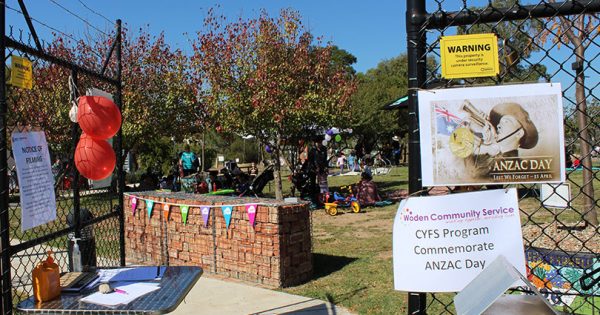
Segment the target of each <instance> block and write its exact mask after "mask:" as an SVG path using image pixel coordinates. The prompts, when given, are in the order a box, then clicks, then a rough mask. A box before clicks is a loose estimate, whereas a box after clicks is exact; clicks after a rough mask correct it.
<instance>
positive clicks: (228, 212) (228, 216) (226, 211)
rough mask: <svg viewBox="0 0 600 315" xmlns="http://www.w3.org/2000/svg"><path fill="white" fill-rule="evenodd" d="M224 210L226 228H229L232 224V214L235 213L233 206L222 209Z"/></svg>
mask: <svg viewBox="0 0 600 315" xmlns="http://www.w3.org/2000/svg"><path fill="white" fill-rule="evenodd" d="M221 209H222V210H223V218H225V228H227V229H228V228H229V222H231V213H232V212H233V208H232V207H231V206H225V207H221Z"/></svg>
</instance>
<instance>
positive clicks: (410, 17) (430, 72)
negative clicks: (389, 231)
mask: <svg viewBox="0 0 600 315" xmlns="http://www.w3.org/2000/svg"><path fill="white" fill-rule="evenodd" d="M598 12H600V1H598V0H584V1H566V2H560V3H557V2H555V1H554V0H535V1H519V0H487V1H477V0H462V1H457V0H435V1H426V0H408V1H407V14H406V25H407V40H408V58H409V65H408V73H409V115H410V117H409V119H410V120H409V121H410V130H411V133H410V135H411V138H410V148H409V151H410V153H411V154H410V160H409V161H410V165H409V178H410V179H409V181H410V182H409V185H410V186H409V187H410V192H411V193H419V192H421V191H423V187H422V185H421V181H420V178H421V171H420V169H421V165H420V163H421V162H420V160H421V158H420V154H421V151H420V143H419V141H420V140H419V123H418V99H417V91H418V90H419V89H428V88H429V89H431V88H433V87H434V86H436V87H440V86H441V87H451V86H473V85H498V84H506V83H518V82H557V81H559V82H561V83H562V87H563V101H564V104H565V106H564V112H565V117H564V127H565V146H566V148H565V150H566V152H568V153H567V156H569V155H570V154H573V156H575V157H576V159H577V160H578V162H579V168H577V167H575V168H574V169H570V168H569V169H568V171H567V181H568V182H569V183H570V184H571V187H573V193H572V200H570V202H569V208H567V209H566V210H563V211H560V212H559V213H553V212H552V209H549V208H547V207H545V206H544V205H543V204H542V203H541V200H540V196H539V194H538V193H536V189H537V186H535V185H517V186H518V187H517V188H519V190H520V191H522V192H524V193H522V194H519V198H520V200H519V203H520V205H521V206H520V208H521V209H520V211H521V217H522V218H523V217H524V218H525V220H522V221H524V222H523V223H522V228H523V231H524V233H523V237H524V244H525V247H526V249H527V250H529V251H530V252H534V253H535V254H536V255H539V256H538V257H541V260H542V261H541V263H542V264H543V265H544V267H545V268H547V269H550V270H555V271H554V272H555V274H554V275H553V277H554V279H559V278H560V282H561V283H562V285H563V287H560V288H559V287H557V286H555V285H554V286H553V285H552V284H551V281H549V282H548V283H544V282H542V285H543V286H544V287H545V288H544V289H542V290H541V291H542V293H543V294H545V295H546V296H547V297H548V298H549V299H550V300H551V301H552V302H553V303H555V305H556V306H558V308H559V309H560V310H561V311H564V312H567V313H577V314H600V287H599V286H598V284H597V283H596V284H593V283H592V282H593V281H597V279H598V278H599V277H600V269H598V268H600V250H599V249H598V243H600V242H599V239H598V237H599V236H598V234H599V228H598V227H599V225H598V216H597V214H596V208H597V205H598V201H599V198H598V195H599V194H598V193H595V192H594V188H596V187H598V186H600V182H599V179H600V178H599V177H600V176H599V175H600V174H599V173H598V168H596V167H595V165H598V164H599V163H600V160H598V159H597V156H598V155H600V152H599V151H600V147H599V146H598V145H599V143H598V141H599V140H600V139H598V137H599V136H600V135H598V134H597V133H598V132H599V131H600V129H599V127H600V124H599V123H600V120H599V119H600V118H598V117H599V116H598V113H599V112H598V109H600V101H599V98H600V94H598V91H599V89H598V87H599V86H600V81H599V77H600V76H599V74H600V40H599V38H600V27H599V25H600V16H599V15H598ZM476 33H495V34H496V35H497V37H498V39H499V50H500V51H499V56H500V73H499V75H497V76H496V77H490V78H486V79H458V80H457V79H453V80H444V79H443V78H441V75H440V72H441V68H440V62H439V61H440V39H441V37H442V36H447V35H457V34H476ZM426 190H427V189H425V191H426ZM557 225H558V226H559V228H558V231H560V232H559V233H551V232H550V231H551V229H552V228H553V226H557ZM551 255H555V256H557V255H558V256H560V257H562V258H561V259H562V260H563V261H562V262H561V263H559V262H558V261H557V260H556V259H554V260H553V259H548V257H549V256H551ZM565 260H566V261H567V262H568V263H569V264H571V265H573V266H575V267H578V268H580V269H582V270H587V271H584V272H583V273H581V274H576V275H574V276H573V277H569V278H568V279H567V278H565V277H564V274H565V270H566V269H567V267H565V265H564V264H563V263H564V261H565ZM589 270H595V271H596V273H595V274H594V275H588V274H587V272H589ZM542 273H543V270H542ZM542 273H540V274H536V273H535V270H532V273H531V275H530V276H531V277H532V278H531V279H533V280H534V281H538V282H539V281H545V280H544V279H543V278H544V277H545V275H544V274H542ZM581 278H583V280H584V282H580V281H579V280H581ZM546 280H547V279H546ZM550 280H552V279H550ZM565 288H566V289H565ZM453 296H454V295H453V294H432V293H428V294H425V293H409V299H408V300H409V313H410V314H425V313H429V314H446V313H448V314H452V313H454V312H455V309H454V306H453V305H452V298H453Z"/></svg>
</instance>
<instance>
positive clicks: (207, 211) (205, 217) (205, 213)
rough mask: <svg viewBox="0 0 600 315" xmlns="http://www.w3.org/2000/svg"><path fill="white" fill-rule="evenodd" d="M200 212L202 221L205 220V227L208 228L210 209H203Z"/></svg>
mask: <svg viewBox="0 0 600 315" xmlns="http://www.w3.org/2000/svg"><path fill="white" fill-rule="evenodd" d="M200 212H201V213H202V220H204V227H207V226H208V215H209V214H210V207H202V209H200Z"/></svg>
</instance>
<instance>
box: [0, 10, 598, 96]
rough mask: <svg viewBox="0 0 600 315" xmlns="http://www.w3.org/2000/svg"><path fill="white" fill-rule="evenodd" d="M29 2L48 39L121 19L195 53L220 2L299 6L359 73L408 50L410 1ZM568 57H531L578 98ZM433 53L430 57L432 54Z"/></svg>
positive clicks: (558, 52)
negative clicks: (346, 54)
mask: <svg viewBox="0 0 600 315" xmlns="http://www.w3.org/2000/svg"><path fill="white" fill-rule="evenodd" d="M426 2H427V8H428V10H429V11H435V10H437V9H439V6H438V5H437V4H436V2H435V1H433V0H426ZM533 2H535V0H525V2H524V3H525V4H531V3H533ZM6 3H7V6H8V8H7V10H6V12H7V20H8V21H7V27H8V25H12V26H13V28H14V30H15V31H16V30H18V29H23V30H25V32H27V26H26V24H25V22H24V19H23V17H22V16H21V15H20V14H18V13H16V12H14V10H11V9H10V8H13V9H19V5H18V2H17V0H7V1H6ZM25 3H26V4H27V9H28V11H29V13H30V15H31V16H32V17H33V18H34V26H35V28H36V31H37V32H38V34H39V37H40V38H41V39H43V40H44V39H45V40H48V41H50V40H51V39H52V32H55V31H54V30H52V29H50V27H51V28H54V29H55V30H59V31H61V32H64V33H67V34H70V35H72V36H73V37H74V38H76V39H80V38H85V36H86V35H87V34H91V35H92V36H93V35H95V34H97V33H98V30H96V29H99V30H100V31H104V32H106V31H107V30H111V29H113V27H114V22H113V21H115V20H116V19H121V20H122V21H123V23H124V24H126V25H127V27H129V28H130V29H137V28H140V27H143V28H146V29H147V30H148V31H149V32H150V33H151V34H158V33H160V32H164V33H165V36H166V39H167V41H168V42H169V43H170V44H171V45H172V47H176V48H180V49H182V50H183V51H185V52H187V53H190V54H191V45H190V40H191V39H193V38H194V37H195V34H196V32H197V31H201V30H202V29H203V25H202V24H203V22H202V21H203V19H204V17H205V15H206V12H207V10H208V9H209V8H214V7H216V6H217V5H218V8H217V9H216V10H217V12H219V13H221V14H223V15H225V16H226V17H227V18H228V19H230V20H234V19H237V18H238V17H242V18H253V17H256V16H257V15H258V14H259V13H260V11H261V10H263V9H264V10H266V11H267V12H268V13H269V15H270V16H277V15H278V13H279V11H280V10H281V9H283V8H292V9H294V10H297V11H298V12H299V13H300V15H301V16H302V17H303V23H304V25H306V26H307V27H308V29H309V30H310V31H311V32H312V33H313V34H314V35H315V36H323V38H324V40H325V41H330V42H331V43H332V44H334V45H337V46H338V47H340V48H342V49H345V50H346V51H348V52H350V53H351V54H353V55H354V56H355V57H356V58H357V63H356V64H355V65H354V68H355V69H356V70H357V71H358V72H366V71H367V70H369V69H372V68H375V67H376V66H377V64H378V63H379V62H381V61H383V60H386V59H390V58H393V57H396V56H398V55H400V54H402V53H406V27H405V14H406V1H405V0H377V1H364V0H344V1H342V0H336V1H333V0H221V1H214V0H213V1H205V0H204V1H202V0H201V1H191V0H174V1H170V2H167V1H156V0H146V1H141V0H102V1H98V0H97V1H92V0H25ZM468 3H469V6H483V5H485V4H486V3H487V2H486V1H484V0H469V1H468ZM442 4H443V8H441V9H443V10H446V11H458V10H460V9H461V6H462V5H463V1H459V0H445V1H443V2H442ZM60 6H62V7H63V8H61V7H60ZM86 6H87V7H86ZM88 8H89V9H88ZM66 10H69V11H71V12H72V13H73V14H71V13H69V12H67V11H66ZM97 13H98V14H97ZM99 14H100V15H102V17H101V16H100V15H99ZM74 15H77V16H78V17H76V16H74ZM35 20H37V21H40V22H41V23H44V24H45V25H41V24H40V23H38V22H36V21H35ZM84 20H85V22H84ZM109 21H110V22H109ZM451 32H452V29H451V30H450V31H449V32H446V33H445V35H452V33H451ZM439 34H440V33H439V32H431V34H429V35H428V39H429V40H432V38H434V37H435V38H437V37H436V36H437V35H439ZM595 42H596V44H595V45H592V46H591V47H590V49H589V50H588V52H587V53H586V57H587V60H588V64H586V67H587V68H588V70H587V73H589V74H588V75H587V76H588V79H587V80H588V82H587V84H586V85H587V86H588V89H590V90H591V91H593V90H594V88H595V87H598V86H600V76H598V75H597V74H598V70H595V69H600V66H598V62H600V45H598V44H597V42H598V40H597V39H596V40H595ZM550 45H551V43H549V44H548V46H550ZM570 55H572V51H571V50H569V49H566V48H562V49H561V48H560V46H556V45H554V46H553V47H552V48H551V50H549V51H548V53H547V54H546V53H545V52H539V53H535V54H534V55H532V58H531V60H530V62H534V63H535V62H541V63H543V64H544V65H546V66H547V67H548V73H550V74H552V81H553V82H560V83H562V84H563V87H564V90H565V94H566V95H569V96H572V95H573V94H574V88H573V86H574V85H573V75H574V74H573V73H574V71H573V70H572V69H571V63H572V62H573V61H574V58H573V57H572V56H571V57H570V58H569V56H570ZM433 56H434V54H430V57H433ZM589 69H591V70H589ZM590 90H588V93H589V92H590ZM592 93H594V92H592ZM597 94H598V93H597V92H595V93H594V96H595V97H598V95H597ZM588 97H589V95H588Z"/></svg>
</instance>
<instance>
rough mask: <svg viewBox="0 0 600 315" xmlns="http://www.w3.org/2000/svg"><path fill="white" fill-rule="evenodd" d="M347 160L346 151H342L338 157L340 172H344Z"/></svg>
mask: <svg viewBox="0 0 600 315" xmlns="http://www.w3.org/2000/svg"><path fill="white" fill-rule="evenodd" d="M345 162H346V156H345V155H344V152H341V153H340V154H339V155H338V159H337V166H338V167H339V168H340V174H342V173H344V164H345Z"/></svg>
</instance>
